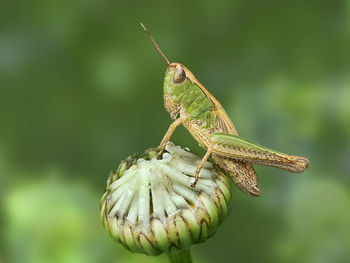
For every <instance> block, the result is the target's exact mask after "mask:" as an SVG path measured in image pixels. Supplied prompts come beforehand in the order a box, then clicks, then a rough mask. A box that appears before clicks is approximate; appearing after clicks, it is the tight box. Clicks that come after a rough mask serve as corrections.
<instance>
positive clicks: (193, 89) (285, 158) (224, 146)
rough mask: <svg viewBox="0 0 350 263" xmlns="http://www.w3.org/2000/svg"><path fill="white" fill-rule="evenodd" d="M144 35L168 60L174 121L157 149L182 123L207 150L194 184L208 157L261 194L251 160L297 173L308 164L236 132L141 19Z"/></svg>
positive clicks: (168, 101) (168, 104)
mask: <svg viewBox="0 0 350 263" xmlns="http://www.w3.org/2000/svg"><path fill="white" fill-rule="evenodd" d="M141 26H142V27H143V29H144V31H145V32H146V34H147V36H148V37H149V38H150V40H151V41H152V43H153V45H154V46H155V48H156V49H157V51H158V53H159V54H160V55H161V56H162V58H163V59H164V61H165V62H166V64H167V70H166V72H165V78H164V107H165V108H166V110H167V111H168V112H169V114H170V117H171V119H173V123H172V124H171V125H170V126H169V128H168V131H167V132H166V134H165V135H164V137H163V139H162V141H161V143H160V145H159V147H158V149H159V153H158V155H157V158H158V159H160V158H162V155H163V152H164V149H165V146H166V144H167V143H168V141H169V140H170V137H171V135H172V134H173V133H174V131H175V129H176V127H178V126H179V125H180V124H183V125H184V126H185V128H186V129H187V130H188V131H189V132H190V133H191V135H192V136H193V137H194V138H195V139H196V140H197V141H198V143H199V145H200V146H201V147H203V148H204V149H206V150H207V152H206V154H205V155H204V157H203V159H202V160H201V162H200V163H199V164H198V166H197V169H196V173H195V179H194V182H193V183H192V184H191V186H192V187H195V185H196V183H197V181H198V178H199V175H200V171H201V169H202V167H203V165H204V164H205V162H206V161H207V159H208V158H209V156H210V155H211V156H212V159H213V161H214V163H215V164H216V165H218V166H219V167H221V168H222V169H224V170H225V171H226V172H227V173H228V174H229V175H230V177H231V178H232V180H233V182H234V183H235V184H236V185H237V186H238V187H239V188H240V189H241V190H243V191H244V192H246V193H248V194H249V195H253V196H260V194H261V191H260V188H259V185H258V180H257V175H256V173H255V170H254V168H253V166H252V164H260V165H267V166H272V167H277V168H281V169H284V170H288V171H291V172H296V173H300V172H302V171H304V170H305V169H306V168H307V167H308V166H309V160H308V159H307V158H305V157H301V156H293V155H288V154H285V153H281V152H277V151H275V150H272V149H269V148H267V147H264V146H261V145H259V144H257V143H254V142H251V141H249V140H247V139H244V138H242V137H239V136H238V133H237V131H236V128H235V126H234V125H233V123H232V121H231V119H230V118H229V116H228V115H227V113H226V112H225V110H224V108H223V107H222V106H221V104H220V102H219V101H218V100H217V99H215V97H214V96H213V95H211V94H210V93H209V91H208V90H207V89H206V88H205V87H204V86H203V85H202V84H201V83H200V82H199V81H198V80H197V79H196V77H195V76H194V75H193V74H192V72H191V71H190V70H188V69H187V68H186V67H185V66H184V65H182V64H180V63H176V62H174V63H170V62H169V60H168V59H167V58H166V57H165V55H164V54H163V52H162V51H161V50H160V48H159V46H158V45H157V43H156V42H155V41H154V39H153V37H152V36H151V34H150V33H149V31H148V30H147V28H146V27H145V26H144V25H143V24H142V23H141Z"/></svg>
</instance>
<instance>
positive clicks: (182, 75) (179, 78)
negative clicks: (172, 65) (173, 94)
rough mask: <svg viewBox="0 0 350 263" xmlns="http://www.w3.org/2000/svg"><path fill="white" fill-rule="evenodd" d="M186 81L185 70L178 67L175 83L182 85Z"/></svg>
mask: <svg viewBox="0 0 350 263" xmlns="http://www.w3.org/2000/svg"><path fill="white" fill-rule="evenodd" d="M185 79H186V72H185V71H184V70H183V68H182V67H181V66H176V71H175V74H174V78H173V81H174V83H176V84H180V83H182V82H184V81H185Z"/></svg>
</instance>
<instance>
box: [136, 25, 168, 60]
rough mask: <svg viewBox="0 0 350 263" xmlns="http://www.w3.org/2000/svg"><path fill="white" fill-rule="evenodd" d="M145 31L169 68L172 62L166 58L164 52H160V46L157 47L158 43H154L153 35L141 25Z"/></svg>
mask: <svg viewBox="0 0 350 263" xmlns="http://www.w3.org/2000/svg"><path fill="white" fill-rule="evenodd" d="M140 24H141V26H142V28H143V30H145V32H146V34H147V36H148V37H149V39H150V40H151V41H152V43H153V45H154V46H155V47H156V49H157V51H158V53H159V54H160V55H161V56H162V58H163V59H164V61H165V63H166V64H167V65H168V66H169V64H170V62H169V60H168V59H167V58H166V56H165V55H164V54H163V52H162V51H161V50H160V48H159V46H158V45H157V43H156V41H154V39H153V37H152V36H151V34H150V33H149V32H148V30H147V28H146V27H145V26H144V25H143V24H142V23H140Z"/></svg>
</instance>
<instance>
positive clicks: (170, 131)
mask: <svg viewBox="0 0 350 263" xmlns="http://www.w3.org/2000/svg"><path fill="white" fill-rule="evenodd" d="M187 118H188V117H187V116H186V115H183V116H180V117H179V118H177V119H176V120H175V121H174V122H173V123H172V124H170V126H169V128H168V131H167V132H166V134H165V135H164V137H163V139H162V141H161V142H160V145H159V146H158V150H159V153H158V154H157V159H158V160H159V159H161V158H162V155H163V152H164V150H165V147H166V145H167V143H168V141H169V140H170V137H171V135H172V134H173V133H174V131H175V129H176V128H177V126H179V125H180V124H181V123H183V122H184V121H185V120H187Z"/></svg>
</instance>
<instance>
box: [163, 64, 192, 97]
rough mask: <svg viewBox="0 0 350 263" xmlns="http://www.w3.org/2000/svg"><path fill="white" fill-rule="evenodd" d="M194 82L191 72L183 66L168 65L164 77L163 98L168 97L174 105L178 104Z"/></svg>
mask: <svg viewBox="0 0 350 263" xmlns="http://www.w3.org/2000/svg"><path fill="white" fill-rule="evenodd" d="M194 80H195V78H194V76H193V74H192V72H191V71H189V70H188V69H187V68H186V67H185V66H184V65H182V64H180V63H176V62H174V63H171V64H169V65H168V68H167V70H166V72H165V77H164V96H166V95H169V97H171V99H172V100H173V101H174V102H175V103H179V102H180V101H181V99H182V97H183V96H184V94H185V92H186V90H187V89H188V88H189V87H190V86H191V84H192V82H193V81H194Z"/></svg>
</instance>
